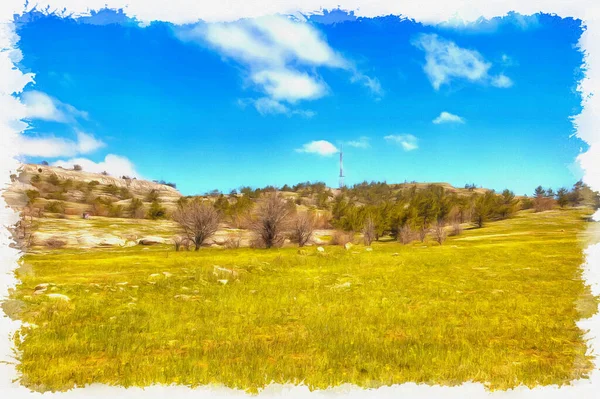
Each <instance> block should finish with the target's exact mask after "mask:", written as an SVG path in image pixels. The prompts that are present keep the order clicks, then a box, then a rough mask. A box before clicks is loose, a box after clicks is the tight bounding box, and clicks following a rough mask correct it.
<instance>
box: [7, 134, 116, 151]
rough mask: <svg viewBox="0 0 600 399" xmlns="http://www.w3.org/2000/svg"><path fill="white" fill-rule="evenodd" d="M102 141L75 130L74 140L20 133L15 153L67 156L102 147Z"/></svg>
mask: <svg viewBox="0 0 600 399" xmlns="http://www.w3.org/2000/svg"><path fill="white" fill-rule="evenodd" d="M104 145H105V144H104V143H103V142H102V141H100V140H98V139H96V138H95V137H94V136H92V135H90V134H87V133H83V132H79V131H78V132H77V139H76V140H69V139H65V138H61V137H54V136H50V137H30V136H25V135H20V136H19V137H18V138H17V153H18V154H19V155H25V156H32V157H48V158H56V157H69V156H74V155H78V154H89V153H91V152H94V151H96V150H97V149H99V148H102V147H104Z"/></svg>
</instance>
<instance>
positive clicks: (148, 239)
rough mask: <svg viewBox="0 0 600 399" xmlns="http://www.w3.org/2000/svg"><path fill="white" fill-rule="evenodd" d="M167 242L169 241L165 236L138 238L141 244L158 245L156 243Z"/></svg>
mask: <svg viewBox="0 0 600 399" xmlns="http://www.w3.org/2000/svg"><path fill="white" fill-rule="evenodd" d="M166 242H167V240H165V239H164V238H162V237H154V236H148V237H144V238H140V239H139V240H138V244H139V245H156V244H165V243H166Z"/></svg>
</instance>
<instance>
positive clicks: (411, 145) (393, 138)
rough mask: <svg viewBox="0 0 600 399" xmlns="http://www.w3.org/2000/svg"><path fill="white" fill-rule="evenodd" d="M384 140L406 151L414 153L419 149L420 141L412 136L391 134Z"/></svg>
mask: <svg viewBox="0 0 600 399" xmlns="http://www.w3.org/2000/svg"><path fill="white" fill-rule="evenodd" d="M384 139H385V140H386V141H389V142H391V143H395V144H397V145H399V146H401V147H402V149H403V150H404V151H412V150H416V149H417V148H419V145H418V144H417V141H418V140H417V138H416V137H415V136H413V135H412V134H398V135H394V134H390V135H389V136H385V137H384Z"/></svg>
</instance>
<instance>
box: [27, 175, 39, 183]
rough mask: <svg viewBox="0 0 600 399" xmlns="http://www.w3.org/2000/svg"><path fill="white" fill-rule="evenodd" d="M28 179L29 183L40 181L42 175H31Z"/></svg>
mask: <svg viewBox="0 0 600 399" xmlns="http://www.w3.org/2000/svg"><path fill="white" fill-rule="evenodd" d="M29 181H30V182H31V184H36V183H40V182H41V181H42V176H40V175H33V176H31V180H29Z"/></svg>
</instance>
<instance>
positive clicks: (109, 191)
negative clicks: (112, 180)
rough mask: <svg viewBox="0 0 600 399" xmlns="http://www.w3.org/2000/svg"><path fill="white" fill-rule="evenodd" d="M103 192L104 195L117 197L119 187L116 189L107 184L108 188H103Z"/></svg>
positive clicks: (114, 186)
mask: <svg viewBox="0 0 600 399" xmlns="http://www.w3.org/2000/svg"><path fill="white" fill-rule="evenodd" d="M104 192H105V193H106V194H110V195H114V196H116V195H118V194H119V187H117V186H116V185H114V184H109V185H108V186H106V187H104Z"/></svg>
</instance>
